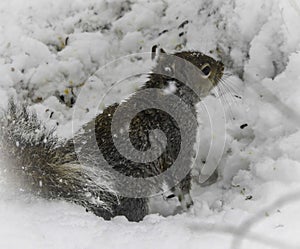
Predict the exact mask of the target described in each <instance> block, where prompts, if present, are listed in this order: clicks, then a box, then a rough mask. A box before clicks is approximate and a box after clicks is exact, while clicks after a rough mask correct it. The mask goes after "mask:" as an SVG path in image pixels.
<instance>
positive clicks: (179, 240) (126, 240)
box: [0, 0, 300, 249]
mask: <svg viewBox="0 0 300 249" xmlns="http://www.w3.org/2000/svg"><path fill="white" fill-rule="evenodd" d="M185 20H188V21H189V22H188V23H186V24H185V25H181V24H182V23H183V22H184V21H185ZM299 23H300V3H299V1H296V0H253V1H249V0H233V1H221V0H209V1H208V0H207V1H206V0H203V1H198V0H187V1H182V0H165V1H160V0H153V1H147V0H139V1H137V0H131V1H118V0H101V1H97V0H86V1H83V0H56V1H50V0H26V1H23V0H2V1H1V2H0V75H1V77H0V107H1V108H5V106H6V104H7V101H8V98H9V96H11V95H15V96H17V98H18V99H19V101H26V102H27V103H28V105H30V108H32V109H34V110H36V112H37V113H38V116H39V118H40V119H42V120H43V121H44V122H45V123H46V125H49V127H53V126H57V129H58V130H57V133H58V134H59V135H60V136H65V137H69V136H71V135H72V132H71V131H72V119H73V120H74V121H76V123H77V124H78V126H76V127H75V129H78V128H79V127H80V125H81V124H83V123H85V122H86V121H88V120H90V119H91V118H92V117H93V116H94V115H95V113H98V112H100V111H101V110H103V108H104V107H105V106H107V105H109V104H111V103H114V102H119V101H121V100H122V99H124V98H125V97H127V96H128V95H130V94H131V93H132V92H134V90H136V89H137V87H138V86H140V85H141V83H142V82H144V80H145V78H146V76H147V75H146V73H147V72H149V71H150V70H151V67H152V65H153V62H152V61H151V54H150V53H149V52H150V51H151V47H152V46H153V45H155V44H159V45H160V46H161V47H163V48H164V49H165V50H166V51H174V50H175V49H178V50H180V49H181V50H200V51H202V52H204V53H209V52H210V51H211V52H212V56H214V57H219V58H221V59H222V61H223V62H224V63H225V66H226V68H227V70H228V71H230V72H231V73H232V74H233V76H230V77H228V78H226V79H225V82H226V86H223V88H222V89H223V91H222V94H221V97H219V98H218V99H216V98H213V97H211V96H209V97H208V98H207V99H205V101H204V104H205V106H208V107H209V108H208V110H209V118H205V117H203V118H202V119H201V117H200V119H201V130H200V133H201V136H202V137H201V139H200V140H201V141H200V143H201V142H202V143H203V144H202V146H201V148H203V150H201V151H200V157H201V158H200V159H203V160H205V156H206V155H207V153H208V151H209V149H211V148H209V145H210V144H211V139H215V140H216V141H215V142H214V143H213V144H214V146H217V148H214V149H223V147H221V146H223V143H222V141H223V140H222V139H221V135H224V136H225V137H226V143H225V147H224V153H223V155H222V158H221V160H220V163H219V175H220V176H219V179H218V181H217V182H216V183H215V184H213V185H210V186H206V187H200V186H199V184H198V181H197V179H199V175H198V174H199V172H200V171H201V167H202V166H203V165H200V163H199V164H197V165H195V170H194V173H193V174H194V182H193V191H192V197H193V199H194V202H195V205H194V207H193V208H192V209H191V210H190V211H189V212H186V213H177V214H176V215H171V214H172V212H173V211H174V209H176V205H178V203H177V202H176V201H175V200H170V201H168V202H167V201H164V200H162V198H160V197H159V198H157V200H154V201H153V204H152V205H153V212H154V214H151V215H149V216H147V217H145V219H144V220H143V221H142V222H139V223H130V222H128V221H127V220H126V219H125V218H124V217H116V218H114V219H113V220H112V221H104V220H103V219H101V218H99V217H96V216H94V215H93V214H92V213H86V212H85V210H84V208H82V207H80V206H76V205H72V204H69V203H65V202H62V201H46V200H40V199H38V198H35V197H32V196H24V195H23V194H22V193H21V192H22V191H21V192H18V193H15V192H13V191H12V190H11V187H10V184H9V183H8V182H7V181H8V180H7V179H5V177H4V176H5V174H3V172H1V171H0V248H46V249H47V248H64V249H67V248H104V249H106V248H130V249H132V248H172V249H175V248H195V249H196V248H197V249H198V248H212V249H218V248H220V249H226V248H236V249H242V248H257V249H258V248H264V249H265V248H299V247H300V237H299V232H300V214H299V208H300V129H299V127H300V125H299V123H300V111H299V110H300V98H299V96H300V70H299V68H300V52H299V50H300V29H299ZM182 26H183V27H182ZM164 30H167V32H164V33H163V34H161V35H159V34H160V33H161V32H162V31H164ZM181 33H182V34H181ZM179 34H181V35H180V36H179ZM140 75H141V76H140ZM222 89H221V90H222ZM72 90H73V92H72ZM169 90H170V91H171V92H170V93H172V91H173V90H174V89H169ZM229 90H230V91H231V94H229ZM224 91H225V92H224ZM79 92H80V96H79V97H78V95H79ZM59 95H64V98H65V100H66V102H68V103H71V100H72V97H74V96H75V97H76V96H77V102H76V113H75V114H74V107H73V108H69V107H68V106H66V105H65V104H63V103H61V102H60V101H59V100H58V98H57V97H58V96H59ZM233 95H238V96H241V97H242V98H241V99H240V98H235V97H233ZM219 100H221V101H223V102H221V103H222V107H224V108H225V111H226V116H227V118H226V120H225V119H224V118H220V117H223V113H222V112H223V108H220V101H219ZM73 114H74V116H73ZM200 116H201V115H200ZM210 122H212V124H214V126H215V127H216V128H215V129H213V130H212V129H211V127H212V126H211V124H210ZM243 124H247V125H248V126H247V127H245V128H244V129H241V125H243ZM222 126H225V128H226V134H221V135H220V133H219V132H220V131H222V129H221V128H222ZM212 131H213V132H212ZM218 139H221V140H220V141H219V140H218ZM218 146H219V147H218ZM200 161H201V160H200ZM41 184H42V182H41ZM157 212H160V214H157ZM162 214H164V215H165V216H166V215H168V216H167V217H164V216H163V215H162Z"/></svg>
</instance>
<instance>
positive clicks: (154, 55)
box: [151, 45, 158, 60]
mask: <svg viewBox="0 0 300 249" xmlns="http://www.w3.org/2000/svg"><path fill="white" fill-rule="evenodd" d="M157 48H158V45H154V46H153V47H152V49H151V60H154V59H155V57H156V50H157Z"/></svg>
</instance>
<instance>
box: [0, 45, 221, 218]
mask: <svg viewBox="0 0 300 249" xmlns="http://www.w3.org/2000/svg"><path fill="white" fill-rule="evenodd" d="M223 71H224V66H223V64H222V62H220V61H216V60H214V59H213V58H211V57H209V56H207V55H204V54H203V53H200V52H196V51H185V52H177V53H174V54H173V55H171V54H170V55H169V54H167V53H166V52H164V51H163V50H161V53H160V55H159V56H158V59H157V62H156V66H155V67H154V69H153V70H152V73H150V74H149V79H148V81H147V82H146V83H145V84H144V85H143V86H142V87H141V88H140V89H139V90H137V91H136V92H135V93H134V94H133V95H132V96H131V97H129V99H128V100H126V101H124V102H121V103H120V104H113V105H111V106H109V107H107V108H106V109H104V111H103V113H101V114H98V115H97V116H96V117H95V118H94V119H93V120H91V121H90V122H88V123H87V124H85V125H84V126H83V127H82V129H81V131H80V132H78V133H77V134H76V135H75V136H74V137H73V138H72V139H70V140H63V139H60V138H58V137H57V136H56V135H54V130H49V129H47V128H46V127H45V125H44V124H43V123H42V122H41V121H39V120H38V118H37V116H36V114H34V113H32V112H29V111H28V110H27V108H26V107H25V106H20V105H18V104H15V102H14V101H13V100H10V101H9V104H8V108H7V110H6V111H5V113H3V115H2V117H1V121H0V125H1V127H0V136H1V138H0V140H1V141H0V142H1V143H0V152H1V156H2V158H3V160H4V161H5V172H6V174H7V175H10V176H12V177H13V179H16V181H15V182H16V185H17V186H18V187H19V188H20V189H22V190H23V191H25V192H29V193H32V194H34V195H36V196H40V197H43V198H46V199H50V200H51V199H61V200H66V201H69V202H72V203H76V204H79V205H81V206H83V207H85V208H86V210H87V211H91V212H93V213H94V214H96V215H97V216H100V217H103V218H104V219H106V220H109V219H111V218H112V217H115V216H119V215H124V216H126V217H127V219H128V220H129V221H140V220H142V219H143V218H144V217H145V216H146V215H147V214H148V213H149V208H148V197H147V196H145V197H143V196H142V195H136V196H135V195H134V194H133V195H130V196H129V195H128V196H127V195H126V196H124V195H123V194H122V190H123V189H122V188H123V187H122V186H123V185H122V184H123V183H120V182H119V179H118V177H117V175H118V174H121V175H122V176H125V177H129V178H128V179H135V178H136V179H147V178H149V177H150V178H151V177H155V176H158V175H159V174H161V173H163V172H167V171H168V170H169V169H170V168H171V167H172V165H173V163H174V162H175V161H176V160H177V157H178V155H179V153H180V151H181V150H183V151H184V152H185V154H186V156H185V158H184V160H183V161H182V168H179V171H181V169H182V172H179V173H180V174H181V173H182V174H184V177H179V178H178V179H177V173H176V174H175V173H174V174H173V173H171V174H169V175H168V177H166V179H165V182H166V183H167V185H168V186H169V188H170V189H171V191H172V192H173V193H174V196H177V197H178V199H179V201H180V202H181V203H182V205H183V206H184V207H185V208H189V207H190V206H191V205H192V204H193V201H192V198H191V197H190V194H189V192H190V189H191V177H190V170H191V164H192V156H193V155H192V154H193V146H194V144H195V142H196V133H197V123H195V122H192V121H190V120H191V119H192V118H191V119H190V118H187V117H188V116H185V115H184V114H182V115H181V116H182V117H181V116H180V115H179V119H181V120H179V123H180V122H183V123H185V128H184V129H185V132H186V133H187V134H188V135H189V137H190V139H189V141H188V144H187V145H186V146H185V147H184V148H182V144H181V142H182V141H181V139H182V130H181V127H179V124H178V122H177V120H175V119H174V118H173V117H172V116H171V115H169V114H168V113H167V112H165V111H162V110H160V109H157V108H148V109H145V110H142V111H140V112H139V113H137V115H135V116H134V117H133V119H132V120H131V121H130V123H129V126H130V128H129V137H128V138H129V140H130V143H131V145H132V146H133V147H134V148H135V149H136V150H137V151H141V152H145V151H148V150H149V149H150V150H151V149H153V148H152V147H153V146H152V145H153V141H154V140H155V139H158V136H157V137H155V136H154V137H152V138H151V136H152V135H153V133H151V131H153V130H160V131H162V132H163V134H164V137H165V139H166V144H163V145H161V146H162V149H163V150H162V151H163V152H162V153H160V154H159V156H158V157H157V158H155V159H154V160H152V161H147V160H146V161H143V162H142V160H141V161H140V162H138V161H133V160H130V159H128V158H126V157H125V156H123V155H122V153H120V152H119V151H118V148H116V146H115V143H114V139H113V134H112V122H113V117H114V115H115V113H116V112H117V110H118V109H119V108H124V111H123V112H122V113H121V120H122V118H124V119H126V118H127V117H126V115H127V114H126V110H127V109H128V108H131V107H129V102H130V100H134V101H137V103H138V104H139V103H142V102H145V101H146V102H151V103H150V104H153V103H154V104H155V101H157V100H160V99H161V98H163V97H164V96H163V95H164V94H163V93H164V92H166V91H165V90H166V89H169V88H170V84H173V85H172V86H173V87H172V89H171V90H172V94H173V95H175V96H177V97H179V99H180V100H181V101H182V103H184V105H185V106H187V107H188V108H189V109H190V112H191V114H192V115H194V116H196V108H195V105H196V104H197V103H198V102H199V101H201V99H202V98H203V97H205V96H206V95H208V94H209V92H210V90H211V89H212V88H213V87H214V86H216V85H217V84H218V83H219V81H220V79H221V77H222V76H223ZM187 82H188V84H187ZM148 89H158V90H162V91H158V92H155V93H153V92H152V93H151V94H150V93H147V92H146V95H145V90H148ZM147 94H148V95H149V96H148V95H147ZM127 107H128V108H127ZM126 108H127V109H126ZM172 108H173V109H174V111H175V112H176V106H174V107H173V106H172ZM122 115H123V116H122ZM195 120H196V119H195ZM124 125H125V124H124ZM151 134H152V135H151ZM92 137H94V139H95V141H96V144H97V146H96V147H97V148H95V146H94V145H92V140H93V139H92ZM127 142H128V141H127ZM156 144H159V143H156ZM120 146H121V147H122V144H121V145H120ZM124 146H125V147H126V145H124ZM75 147H77V149H75ZM78 148H79V149H78ZM159 149H161V148H158V150H159ZM78 151H79V152H78ZM129 152H130V151H129ZM99 153H100V154H101V155H102V156H103V157H104V159H105V161H106V162H107V165H109V166H110V167H111V168H109V167H107V165H106V166H103V158H102V159H100V157H99V155H98V154H99ZM79 154H80V155H81V156H82V158H83V159H81V160H80V158H79V156H78V155H79ZM82 161H84V163H82ZM111 169H112V170H111ZM112 172H117V173H112ZM182 174H181V175H182ZM153 185H155V186H156V187H157V186H158V185H159V183H157V182H154V183H153ZM139 187H140V186H138V185H136V186H135V185H130V186H128V188H131V189H132V190H133V191H132V192H133V193H134V192H135V191H136V190H138V189H139ZM143 191H144V192H145V193H150V192H151V190H149V189H141V192H143Z"/></svg>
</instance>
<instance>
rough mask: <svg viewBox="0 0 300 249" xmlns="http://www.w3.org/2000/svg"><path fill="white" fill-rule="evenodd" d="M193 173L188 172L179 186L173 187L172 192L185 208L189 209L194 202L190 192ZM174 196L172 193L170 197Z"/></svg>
mask: <svg viewBox="0 0 300 249" xmlns="http://www.w3.org/2000/svg"><path fill="white" fill-rule="evenodd" d="M190 190H191V175H190V174H188V175H187V176H186V177H185V178H184V179H183V180H182V181H181V182H180V183H179V184H178V185H177V186H175V187H174V188H172V192H173V193H174V195H175V196H177V198H178V200H179V202H180V204H181V207H182V209H183V210H188V209H189V208H190V207H191V206H193V204H194V202H193V199H192V197H191V194H190ZM171 197H173V196H172V195H171V196H170V197H168V198H171Z"/></svg>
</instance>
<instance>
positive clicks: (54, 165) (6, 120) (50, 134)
mask: <svg viewBox="0 0 300 249" xmlns="http://www.w3.org/2000/svg"><path fill="white" fill-rule="evenodd" d="M0 140H1V141H0V152H1V156H2V159H4V161H5V163H4V164H3V165H2V166H1V167H2V168H3V169H4V171H5V172H6V174H7V173H8V174H9V175H10V176H12V179H14V180H15V181H14V184H16V185H17V187H18V188H19V189H22V191H27V192H31V193H33V194H35V195H37V196H41V197H44V198H47V199H64V200H67V201H70V202H74V203H77V204H80V205H82V206H84V207H86V209H87V210H91V211H93V212H94V213H96V214H97V215H99V216H102V217H104V218H107V219H109V218H110V217H111V216H113V215H112V209H111V207H112V206H114V205H116V203H117V202H118V198H117V197H116V195H115V194H114V192H113V191H111V190H110V188H109V187H108V186H107V184H104V183H103V184H102V183H101V181H100V180H99V178H101V175H99V172H97V174H95V173H94V172H93V170H92V169H89V168H87V167H84V166H82V165H81V164H80V163H79V162H78V159H77V156H76V153H75V151H74V146H73V142H72V141H71V140H70V141H60V140H59V139H58V138H57V137H56V136H55V135H54V131H53V130H49V129H47V128H46V127H45V125H43V124H42V123H41V122H40V121H39V120H38V118H37V116H36V114H34V113H30V112H28V110H27V109H26V107H24V106H17V105H15V103H14V101H12V100H11V101H10V103H9V105H8V110H7V111H5V112H4V113H2V115H1V120H0ZM105 174H106V172H102V175H105Z"/></svg>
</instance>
